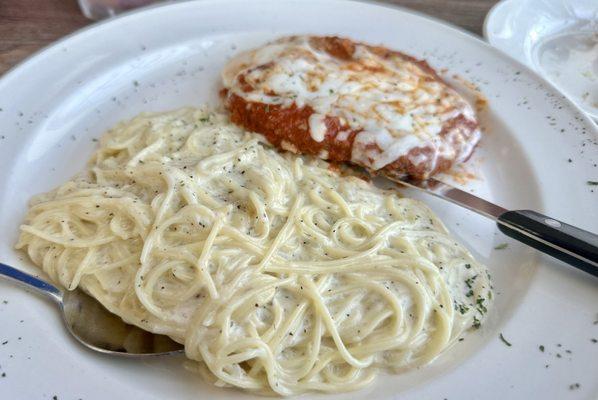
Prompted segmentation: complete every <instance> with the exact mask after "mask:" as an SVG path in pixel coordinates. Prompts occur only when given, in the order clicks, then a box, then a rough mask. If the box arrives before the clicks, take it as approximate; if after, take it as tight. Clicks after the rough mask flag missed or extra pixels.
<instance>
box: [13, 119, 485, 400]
mask: <svg viewBox="0 0 598 400" xmlns="http://www.w3.org/2000/svg"><path fill="white" fill-rule="evenodd" d="M21 230H22V234H21V237H20V240H19V243H18V244H17V247H18V248H23V249H25V250H26V251H27V252H28V254H29V256H30V258H31V259H32V260H33V261H34V262H35V263H36V264H37V265H39V266H40V267H41V268H43V270H44V271H45V272H46V273H47V274H48V275H49V276H50V277H51V278H52V279H53V280H55V281H56V282H59V283H60V284H61V285H62V286H64V287H65V288H67V289H74V288H76V287H78V286H80V287H82V288H83V289H84V290H86V291H87V292H88V293H90V294H91V295H92V296H94V297H95V298H97V299H98V300H99V301H100V302H101V303H102V304H104V306H106V307H107V308H108V309H109V310H110V311H112V312H113V313H115V314H117V315H119V316H121V317H122V318H123V319H124V320H125V321H126V322H128V323H131V324H135V325H137V326H139V327H141V328H143V329H146V330H149V331H152V332H155V333H163V334H167V335H170V336H171V337H172V338H174V339H175V340H177V341H179V342H181V343H184V344H185V351H186V354H187V356H188V357H189V358H190V359H192V360H196V361H197V362H198V365H199V367H200V368H199V369H200V371H202V372H203V374H204V375H205V376H206V377H208V378H209V379H210V380H212V381H213V382H215V383H216V384H218V385H232V386H236V387H239V388H243V389H247V390H252V391H257V392H266V393H268V392H269V393H272V392H275V393H278V394H280V395H291V394H296V393H301V392H305V391H312V390H315V391H324V392H339V391H348V390H355V389H358V388H360V387H363V386H364V385H366V384H368V383H369V382H371V381H372V380H373V378H374V377H375V375H376V373H377V371H379V370H381V369H386V370H392V371H395V372H399V371H401V370H404V369H407V368H411V367H414V366H419V365H422V364H425V363H427V362H429V361H431V360H432V359H434V358H435V357H436V356H438V354H439V353H440V352H441V351H443V350H444V349H446V348H447V347H448V346H450V345H451V344H452V343H453V342H454V341H456V340H457V339H458V338H459V337H460V335H461V334H462V333H463V332H464V331H465V330H467V329H468V328H470V327H472V326H473V327H477V326H479V324H480V321H481V320H482V318H483V315H484V314H485V313H486V310H487V309H486V307H488V303H489V301H490V299H491V291H490V283H489V280H488V275H487V272H486V270H485V268H484V267H483V266H482V265H480V264H479V263H478V262H476V261H475V260H474V259H473V257H472V256H471V254H470V253H469V252H468V251H467V250H466V249H465V248H464V247H463V246H461V245H460V244H459V243H457V242H456V241H455V240H454V239H452V238H451V237H450V236H449V234H448V232H447V230H446V229H445V228H444V226H443V224H442V223H441V222H440V221H439V220H438V219H437V218H436V217H435V216H434V214H433V213H432V212H431V211H430V210H429V209H428V208H427V207H426V206H425V205H424V204H422V203H421V202H418V201H415V200H411V199H407V198H401V197H399V196H398V195H397V194H396V192H387V191H382V190H380V189H377V188H376V187H374V186H373V185H372V184H370V183H368V182H365V181H363V180H361V179H359V178H356V177H341V176H339V174H338V173H337V172H335V171H333V170H332V169H331V168H330V167H329V166H328V165H327V164H326V163H324V162H321V161H315V160H308V159H303V158H298V157H296V156H292V155H288V154H280V153H278V152H276V151H275V150H273V149H271V148H269V147H268V146H267V145H265V144H263V143H262V142H261V141H260V139H259V137H258V136H256V135H254V134H251V133H247V132H244V131H242V130H241V129H239V128H237V127H235V126H234V125H232V124H230V123H229V122H228V121H227V118H226V116H225V115H221V114H218V113H215V112H213V111H210V110H206V109H182V110H178V111H174V112H169V113H164V114H153V115H141V116H139V117H137V118H135V119H133V120H132V121H129V122H126V123H123V124H120V125H118V126H117V127H116V128H114V129H113V130H111V131H109V132H108V133H106V134H105V135H104V136H103V137H102V139H101V141H100V148H99V150H98V151H97V152H96V153H95V155H94V156H93V158H92V160H91V162H90V164H89V166H88V168H87V170H86V171H85V173H84V174H81V175H79V176H78V177H76V178H74V179H73V180H71V181H69V182H67V183H66V184H64V185H62V186H61V187H59V188H58V189H56V190H54V191H52V192H50V193H47V194H44V195H40V196H38V197H37V198H35V199H34V200H33V201H32V205H31V208H30V210H29V212H28V214H27V216H26V220H25V223H24V224H23V225H22V227H21Z"/></svg>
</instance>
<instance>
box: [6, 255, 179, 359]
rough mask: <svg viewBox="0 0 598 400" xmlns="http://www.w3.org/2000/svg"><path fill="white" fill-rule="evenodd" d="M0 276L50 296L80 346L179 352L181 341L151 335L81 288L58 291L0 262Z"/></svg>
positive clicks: (109, 351) (133, 353)
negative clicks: (124, 319)
mask: <svg viewBox="0 0 598 400" xmlns="http://www.w3.org/2000/svg"><path fill="white" fill-rule="evenodd" d="M0 276H3V277H5V278H8V279H9V280H11V281H13V282H17V283H19V284H21V285H23V286H25V287H27V288H29V289H33V290H34V291H35V292H37V293H41V294H43V295H45V296H47V297H49V298H51V299H52V300H54V301H55V302H56V303H57V304H58V306H59V307H60V310H61V312H62V317H63V321H64V324H65V326H66V328H67V330H68V331H69V332H70V333H71V335H72V336H73V337H74V338H75V339H76V340H77V341H78V342H79V343H81V344H83V345H84V346H86V347H88V348H90V349H92V350H95V351H98V352H100V353H106V354H116V355H120V356H155V355H165V354H175V353H180V352H182V349H183V345H181V344H179V343H177V342H175V341H174V340H172V339H170V338H169V337H168V336H164V335H154V334H152V333H150V332H147V331H144V330H143V329H141V328H138V327H136V326H133V325H129V324H126V323H125V322H123V320H122V319H120V318H119V317H118V316H116V315H114V314H112V313H111V312H109V311H108V310H106V309H105V308H104V307H103V306H102V305H101V304H100V303H99V302H98V301H97V300H95V299H94V298H93V297H91V296H89V295H87V294H86V293H84V292H83V291H82V290H79V289H76V290H73V291H69V290H65V291H61V290H60V289H58V288H57V287H55V286H53V285H51V284H49V283H48V282H45V281H43V280H41V279H39V278H36V277H35V276H33V275H30V274H27V273H25V272H23V271H20V270H18V269H16V268H13V267H10V266H8V265H5V264H2V263H0Z"/></svg>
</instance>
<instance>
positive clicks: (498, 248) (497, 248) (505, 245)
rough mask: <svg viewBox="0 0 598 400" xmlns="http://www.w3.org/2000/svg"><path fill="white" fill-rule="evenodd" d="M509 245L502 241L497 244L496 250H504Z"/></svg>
mask: <svg viewBox="0 0 598 400" xmlns="http://www.w3.org/2000/svg"><path fill="white" fill-rule="evenodd" d="M508 245H509V244H508V243H501V244H499V245H498V246H495V247H494V250H504V249H506V248H507V246H508Z"/></svg>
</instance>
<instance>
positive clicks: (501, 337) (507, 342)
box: [498, 333, 512, 347]
mask: <svg viewBox="0 0 598 400" xmlns="http://www.w3.org/2000/svg"><path fill="white" fill-rule="evenodd" d="M498 337H499V338H500V340H502V342H503V343H504V344H506V345H507V346H509V347H511V346H512V344H511V343H509V341H508V340H507V339H505V337H504V336H503V335H502V333H500V334H499V335H498Z"/></svg>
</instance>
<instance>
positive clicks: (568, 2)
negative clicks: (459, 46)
mask: <svg viewBox="0 0 598 400" xmlns="http://www.w3.org/2000/svg"><path fill="white" fill-rule="evenodd" d="M484 37H486V39H487V40H488V42H490V44H491V45H493V46H495V47H498V48H499V49H501V50H502V51H504V52H506V53H507V54H509V55H510V56H512V57H514V58H516V59H518V60H519V61H522V62H523V63H525V64H527V65H528V66H530V67H532V68H533V69H534V70H536V71H537V72H539V73H540V74H542V75H543V76H545V77H546V78H548V79H549V80H550V81H551V82H552V83H554V84H555V85H556V86H557V87H558V88H559V89H561V90H562V91H563V92H564V93H565V94H567V95H568V96H569V97H570V98H571V99H572V100H573V101H574V102H576V103H577V104H578V105H579V106H580V107H581V108H582V109H584V111H585V112H587V113H588V114H590V115H591V116H592V117H594V118H597V119H598V1H596V0H523V1H522V0H504V1H502V2H500V3H499V4H497V5H496V6H494V7H493V8H492V10H490V12H489V13H488V15H487V16H486V21H485V22H484Z"/></svg>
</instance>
